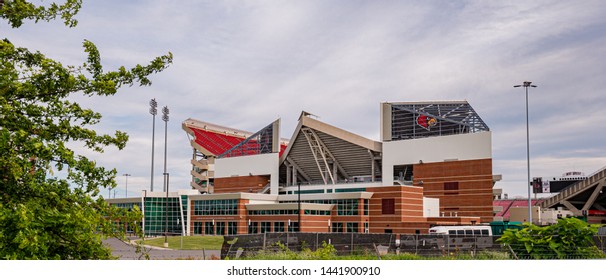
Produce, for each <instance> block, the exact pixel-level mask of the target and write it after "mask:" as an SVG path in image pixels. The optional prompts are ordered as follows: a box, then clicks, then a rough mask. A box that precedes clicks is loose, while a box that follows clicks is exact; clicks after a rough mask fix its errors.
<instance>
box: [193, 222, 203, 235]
mask: <svg viewBox="0 0 606 280" xmlns="http://www.w3.org/2000/svg"><path fill="white" fill-rule="evenodd" d="M194 234H202V222H194Z"/></svg>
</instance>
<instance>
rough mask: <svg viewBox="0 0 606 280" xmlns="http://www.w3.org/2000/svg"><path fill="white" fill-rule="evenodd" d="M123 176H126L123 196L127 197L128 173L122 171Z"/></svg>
mask: <svg viewBox="0 0 606 280" xmlns="http://www.w3.org/2000/svg"><path fill="white" fill-rule="evenodd" d="M123 176H124V177H126V191H124V197H128V177H129V176H130V174H128V173H124V174H123Z"/></svg>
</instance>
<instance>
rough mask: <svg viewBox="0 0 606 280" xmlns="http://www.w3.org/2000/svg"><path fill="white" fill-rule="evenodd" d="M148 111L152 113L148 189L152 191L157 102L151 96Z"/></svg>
mask: <svg viewBox="0 0 606 280" xmlns="http://www.w3.org/2000/svg"><path fill="white" fill-rule="evenodd" d="M149 106H150V107H149V113H150V114H152V154H151V185H150V190H151V191H152V192H153V191H154V140H155V138H156V137H155V135H156V114H158V110H157V109H156V107H158V102H156V99H155V98H153V99H152V100H150V101H149Z"/></svg>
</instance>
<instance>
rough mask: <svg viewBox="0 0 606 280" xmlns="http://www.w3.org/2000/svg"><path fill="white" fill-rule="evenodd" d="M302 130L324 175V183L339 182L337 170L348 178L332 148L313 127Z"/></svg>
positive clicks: (319, 169)
mask: <svg viewBox="0 0 606 280" xmlns="http://www.w3.org/2000/svg"><path fill="white" fill-rule="evenodd" d="M301 132H303V135H304V136H305V139H307V143H308V144H309V148H310V149H311V153H312V155H313V156H314V160H315V162H316V165H317V166H318V171H319V172H320V175H321V176H322V180H323V181H324V184H329V183H330V184H336V183H337V180H338V178H337V175H338V173H337V171H338V172H341V174H342V176H343V177H345V178H347V177H349V175H348V174H347V172H346V171H345V170H344V169H343V167H341V165H340V164H339V162H338V161H337V159H336V158H335V157H334V156H333V155H332V153H331V152H330V150H329V149H328V148H327V147H326V145H324V143H323V142H322V140H321V139H320V137H319V136H318V135H317V134H316V133H315V131H314V130H313V129H311V128H308V127H304V128H301Z"/></svg>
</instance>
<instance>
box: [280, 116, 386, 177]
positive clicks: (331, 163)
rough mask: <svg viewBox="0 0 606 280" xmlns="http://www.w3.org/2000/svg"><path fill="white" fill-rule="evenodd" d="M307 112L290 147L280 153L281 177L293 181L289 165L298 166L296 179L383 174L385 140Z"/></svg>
mask: <svg viewBox="0 0 606 280" xmlns="http://www.w3.org/2000/svg"><path fill="white" fill-rule="evenodd" d="M310 115H311V114H309V113H307V112H303V113H302V114H301V117H300V118H299V123H298V125H297V128H296V129H295V131H294V133H293V135H292V137H291V139H290V143H289V145H288V147H287V148H286V151H285V152H284V153H283V154H282V156H281V157H280V172H281V173H280V178H281V180H286V182H287V185H291V184H292V183H293V177H289V174H288V173H290V172H288V171H287V169H289V168H290V169H295V170H296V173H295V174H296V177H297V178H296V181H297V182H304V183H309V184H316V183H317V184H333V183H337V182H338V181H343V180H348V179H350V178H353V177H356V176H360V177H361V176H372V175H373V174H372V173H373V171H374V174H375V175H380V174H381V171H380V168H379V167H380V161H381V150H382V144H381V143H380V142H377V141H373V140H370V139H368V138H365V137H362V136H359V135H356V134H354V133H351V132H348V131H345V130H343V129H340V128H337V127H334V126H332V125H329V124H326V123H323V122H321V121H318V120H316V119H314V118H311V117H310ZM287 178H289V179H287Z"/></svg>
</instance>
